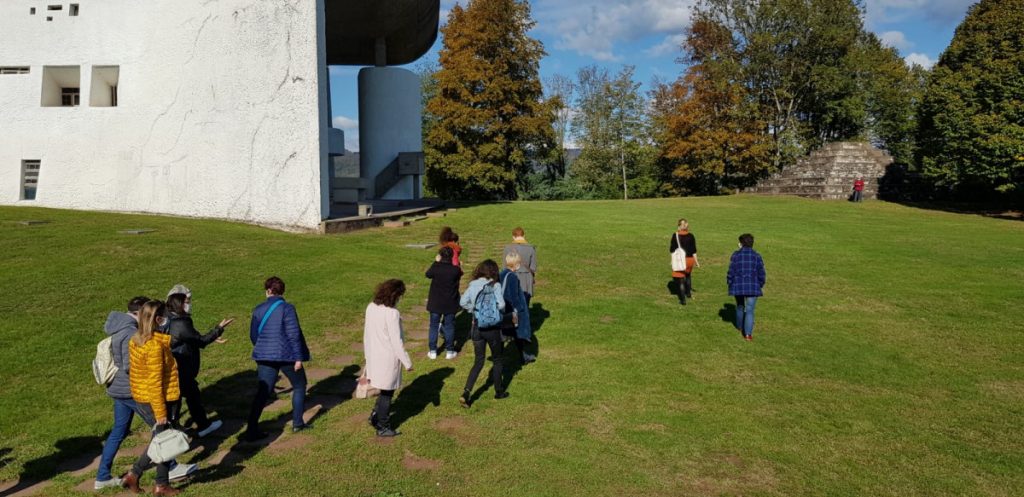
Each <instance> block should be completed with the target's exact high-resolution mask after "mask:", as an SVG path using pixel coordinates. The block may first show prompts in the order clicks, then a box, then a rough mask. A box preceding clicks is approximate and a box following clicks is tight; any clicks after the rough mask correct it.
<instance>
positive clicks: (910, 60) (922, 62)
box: [903, 52, 935, 69]
mask: <svg viewBox="0 0 1024 497" xmlns="http://www.w3.org/2000/svg"><path fill="white" fill-rule="evenodd" d="M903 60H904V61H905V62H906V63H907V65H908V66H913V65H914V64H917V65H919V66H921V67H923V68H925V69H931V68H932V66H934V65H935V61H934V60H932V58H931V57H929V56H928V54H923V53H916V52H915V53H912V54H910V55H908V56H906V57H904V58H903Z"/></svg>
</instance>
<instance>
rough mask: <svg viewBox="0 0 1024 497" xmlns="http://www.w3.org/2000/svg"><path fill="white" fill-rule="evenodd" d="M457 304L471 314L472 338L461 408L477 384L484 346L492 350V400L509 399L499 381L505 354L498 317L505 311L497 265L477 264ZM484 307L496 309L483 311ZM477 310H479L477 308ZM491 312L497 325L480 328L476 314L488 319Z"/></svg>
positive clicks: (488, 260)
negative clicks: (496, 317)
mask: <svg viewBox="0 0 1024 497" xmlns="http://www.w3.org/2000/svg"><path fill="white" fill-rule="evenodd" d="M459 305H461V306H462V308H463V309H465V310H467V311H469V312H470V313H471V314H472V315H473V325H472V327H471V328H470V332H469V336H470V338H472V339H473V356H474V357H473V368H472V369H470V370H469V377H468V378H466V388H465V389H463V391H462V396H461V397H459V403H460V404H462V407H469V403H470V395H471V393H472V390H473V384H475V383H476V378H477V376H479V375H480V370H482V369H483V368H484V361H485V360H486V359H487V358H486V357H485V355H486V354H487V347H490V348H491V361H492V362H493V365H492V366H491V382H492V383H494V392H495V393H494V398H496V399H504V398H505V397H508V392H506V391H505V385H504V383H503V382H502V377H501V369H502V359H501V356H502V354H503V353H504V352H505V349H504V344H503V342H502V338H501V317H500V313H501V311H502V310H504V309H505V298H504V297H503V292H502V289H501V283H499V282H498V263H496V262H494V261H493V260H491V259H487V260H485V261H483V262H481V263H480V265H479V266H477V267H476V270H475V271H473V281H470V282H469V288H467V289H466V293H463V294H462V299H461V300H460V301H459ZM485 306H495V307H496V309H494V308H493V307H491V308H489V309H488V308H485ZM478 307H479V308H478ZM492 311H494V312H496V313H497V315H498V319H497V323H495V324H493V325H491V326H479V325H478V323H477V316H478V315H487V316H490V315H491V312H492Z"/></svg>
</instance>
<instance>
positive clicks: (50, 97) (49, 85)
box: [39, 66, 82, 107]
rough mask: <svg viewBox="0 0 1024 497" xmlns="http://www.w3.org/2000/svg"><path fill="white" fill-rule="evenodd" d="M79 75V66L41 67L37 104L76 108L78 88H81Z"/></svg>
mask: <svg viewBox="0 0 1024 497" xmlns="http://www.w3.org/2000/svg"><path fill="white" fill-rule="evenodd" d="M81 73H82V70H81V68H80V67H79V66H43V77H42V83H43V85H42V92H41V93H42V95H41V97H40V102H39V104H40V105H42V106H43V107H77V106H78V105H79V88H81V87H82V83H81V81H82V77H81Z"/></svg>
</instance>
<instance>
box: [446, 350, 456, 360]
mask: <svg viewBox="0 0 1024 497" xmlns="http://www.w3.org/2000/svg"><path fill="white" fill-rule="evenodd" d="M457 355H459V353H458V352H456V351H454V350H449V351H448V352H445V353H444V358H445V359H449V360H451V359H455V356H457Z"/></svg>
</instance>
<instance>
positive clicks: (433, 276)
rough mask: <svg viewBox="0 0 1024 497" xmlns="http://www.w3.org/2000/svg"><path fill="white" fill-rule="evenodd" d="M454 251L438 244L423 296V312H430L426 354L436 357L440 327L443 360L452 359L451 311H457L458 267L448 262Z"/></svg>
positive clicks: (453, 330)
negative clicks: (442, 335) (428, 283)
mask: <svg viewBox="0 0 1024 497" xmlns="http://www.w3.org/2000/svg"><path fill="white" fill-rule="evenodd" d="M454 253H455V251H454V250H452V248H451V247H441V250H438V251H437V257H436V258H435V260H434V263H433V264H431V265H430V267H429V268H428V269H427V274H426V276H427V278H429V279H430V292H429V294H428V296H427V312H429V313H430V330H429V331H428V332H427V337H428V343H427V345H428V347H429V351H428V352H427V357H429V358H430V359H437V335H438V331H439V328H440V327H441V326H442V325H443V326H444V348H445V350H446V352H445V356H444V358H445V359H455V357H456V356H457V355H458V353H457V352H456V351H455V313H456V312H459V280H461V279H462V268H461V267H459V266H456V265H453V264H452V257H453V256H454Z"/></svg>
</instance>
